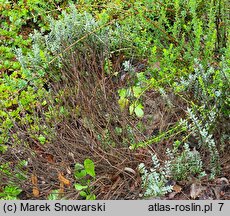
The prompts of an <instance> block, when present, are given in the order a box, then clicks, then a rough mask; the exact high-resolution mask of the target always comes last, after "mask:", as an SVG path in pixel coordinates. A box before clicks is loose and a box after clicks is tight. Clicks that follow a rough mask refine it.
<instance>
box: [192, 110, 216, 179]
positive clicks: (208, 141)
mask: <svg viewBox="0 0 230 216" xmlns="http://www.w3.org/2000/svg"><path fill="white" fill-rule="evenodd" d="M213 115H214V114H213V113H212V114H210V118H211V119H213ZM188 116H189V119H190V120H191V123H190V131H191V132H192V133H193V134H195V135H196V136H197V137H198V141H199V145H200V147H203V148H205V149H208V151H209V153H210V168H211V178H212V177H214V176H215V175H216V174H217V173H218V172H219V171H220V167H219V153H218V150H217V147H216V143H215V140H214V139H213V135H212V134H210V132H209V131H210V124H209V121H206V122H205V123H203V122H202V121H201V120H200V119H199V118H198V117H197V116H196V115H195V113H194V111H193V110H192V109H190V108H188Z"/></svg>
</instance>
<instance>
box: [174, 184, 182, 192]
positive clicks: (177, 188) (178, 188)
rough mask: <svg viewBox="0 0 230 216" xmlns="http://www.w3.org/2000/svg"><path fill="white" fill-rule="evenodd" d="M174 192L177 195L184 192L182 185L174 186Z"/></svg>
mask: <svg viewBox="0 0 230 216" xmlns="http://www.w3.org/2000/svg"><path fill="white" fill-rule="evenodd" d="M173 190H174V191H175V192H176V193H180V192H181V190H182V188H181V186H180V185H177V184H175V185H174V186H173Z"/></svg>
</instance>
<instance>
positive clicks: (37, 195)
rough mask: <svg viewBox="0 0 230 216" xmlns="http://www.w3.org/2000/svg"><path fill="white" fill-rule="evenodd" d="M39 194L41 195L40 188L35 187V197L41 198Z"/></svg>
mask: <svg viewBox="0 0 230 216" xmlns="http://www.w3.org/2000/svg"><path fill="white" fill-rule="evenodd" d="M39 194H40V192H39V190H38V188H37V187H33V195H34V197H39Z"/></svg>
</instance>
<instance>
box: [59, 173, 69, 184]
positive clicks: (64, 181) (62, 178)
mask: <svg viewBox="0 0 230 216" xmlns="http://www.w3.org/2000/svg"><path fill="white" fill-rule="evenodd" d="M58 179H59V181H60V182H61V183H63V184H64V185H66V186H67V187H69V186H70V180H68V179H66V178H65V177H64V176H63V175H62V173H59V174H58Z"/></svg>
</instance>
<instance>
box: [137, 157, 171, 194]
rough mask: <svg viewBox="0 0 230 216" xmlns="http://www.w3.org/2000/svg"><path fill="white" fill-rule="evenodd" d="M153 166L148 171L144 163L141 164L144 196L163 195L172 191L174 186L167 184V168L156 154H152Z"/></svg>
mask: <svg viewBox="0 0 230 216" xmlns="http://www.w3.org/2000/svg"><path fill="white" fill-rule="evenodd" d="M152 162H153V166H152V168H151V169H150V171H148V170H147V169H146V167H145V165H144V164H143V163H141V164H140V165H139V170H140V173H141V175H142V176H141V179H142V187H143V189H144V190H145V192H144V196H146V197H150V196H153V197H156V196H162V195H164V194H166V193H168V192H170V191H172V186H168V185H166V183H167V175H168V173H166V171H167V170H164V168H161V166H160V163H159V160H158V158H157V156H156V155H153V156H152Z"/></svg>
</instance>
